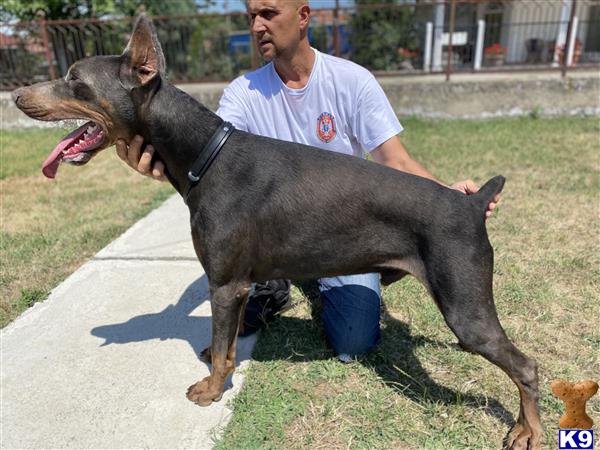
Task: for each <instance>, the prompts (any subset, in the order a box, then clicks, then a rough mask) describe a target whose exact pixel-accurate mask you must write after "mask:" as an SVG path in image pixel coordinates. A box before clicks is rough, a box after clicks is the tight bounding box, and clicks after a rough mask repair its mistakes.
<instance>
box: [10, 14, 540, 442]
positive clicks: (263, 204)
mask: <svg viewBox="0 0 600 450" xmlns="http://www.w3.org/2000/svg"><path fill="white" fill-rule="evenodd" d="M164 72H165V62H164V56H163V53H162V50H161V47H160V43H159V42H158V39H157V37H156V33H155V30H154V27H153V25H152V23H151V21H150V20H149V19H147V18H145V17H143V16H142V17H141V18H140V19H138V21H137V22H136V25H135V27H134V32H133V34H132V37H131V39H130V42H129V44H128V46H127V48H126V49H125V51H124V52H123V54H122V55H120V56H97V57H91V58H87V59H84V60H82V61H79V62H77V63H75V64H74V65H73V66H72V67H71V68H70V70H69V73H68V74H67V76H66V77H65V79H61V80H57V81H53V82H47V83H40V84H37V85H34V86H31V87H27V88H21V89H18V90H17V91H15V92H14V99H15V102H16V104H17V106H18V107H19V108H20V109H21V110H23V111H24V112H25V113H26V114H28V115H29V116H31V117H34V118H37V119H40V120H60V119H66V118H84V119H87V120H90V119H91V122H88V123H87V124H86V125H84V126H83V127H81V128H79V129H78V130H75V131H74V132H72V133H71V134H70V135H68V136H67V137H66V138H65V139H63V141H62V142H61V143H60V144H59V145H58V146H57V147H56V149H55V150H54V151H53V152H52V153H51V154H50V156H49V157H48V159H47V160H46V162H45V163H44V167H43V172H44V174H45V175H46V176H49V177H54V175H55V174H56V170H57V169H58V165H59V163H60V162H61V161H66V162H70V163H74V164H85V163H86V162H87V161H88V160H89V159H91V157H92V156H93V155H95V154H96V153H97V152H98V151H100V150H101V149H104V148H106V147H109V146H110V145H112V144H113V143H114V142H115V141H116V140H117V139H119V138H122V139H125V140H126V141H129V140H130V139H131V138H132V137H133V136H134V135H136V134H140V135H142V136H143V137H144V140H145V141H146V142H151V143H152V144H153V146H154V147H155V149H156V152H157V153H158V155H160V158H161V159H162V161H163V162H164V163H165V166H166V174H167V177H168V178H169V180H170V182H171V183H172V184H173V186H174V187H175V189H177V191H179V193H181V194H182V195H183V196H184V198H185V199H186V202H187V205H188V206H189V210H190V220H191V229H192V237H193V242H194V248H195V250H196V253H197V255H198V258H199V259H200V262H201V263H202V266H203V267H204V269H205V271H206V274H207V276H208V279H209V285H210V292H211V306H212V314H213V338H212V339H213V340H212V345H211V350H212V351H211V361H212V367H211V374H210V376H208V377H206V378H205V379H203V380H201V381H199V382H198V383H196V384H194V385H193V386H191V387H190V388H189V390H188V393H187V397H188V398H189V399H190V400H191V401H193V402H195V403H197V404H199V405H202V406H205V405H209V404H210V403H211V402H213V401H217V400H219V399H220V398H221V395H222V393H223V389H224V383H225V379H226V378H227V377H228V375H229V374H231V373H232V372H233V370H234V367H235V351H236V350H235V349H236V336H237V332H238V329H239V326H240V318H241V317H242V316H243V310H244V305H245V302H246V300H247V297H248V293H249V290H250V285H251V283H252V282H254V281H264V280H269V279H275V278H291V279H298V280H301V279H314V278H318V277H324V276H335V275H342V274H355V273H367V272H379V273H380V274H381V281H382V283H383V284H389V283H392V282H394V281H397V280H399V279H400V278H402V277H403V276H404V275H406V274H411V275H413V276H415V277H416V278H418V279H419V280H420V281H421V283H423V284H424V285H425V287H426V288H427V290H428V291H429V293H430V294H431V296H432V297H433V299H434V300H435V302H436V304H437V306H438V307H439V309H440V311H441V312H442V314H443V316H444V319H445V320H446V323H447V324H448V326H449V327H450V329H451V330H452V331H453V332H454V334H456V336H457V337H458V340H459V342H460V345H461V346H462V347H463V348H465V349H467V350H469V351H471V352H475V353H478V354H480V355H482V356H483V357H484V358H486V359H487V360H489V361H490V362H492V363H493V364H495V365H497V366H499V367H500V368H501V369H502V370H504V371H505V372H506V373H507V374H508V376H509V377H510V378H511V379H512V381H513V382H514V383H515V384H516V385H517V387H518V389H519V394H520V398H521V410H520V413H519V417H518V420H517V423H516V425H515V426H514V427H513V429H512V431H511V432H510V434H509V436H508V445H509V447H511V448H518V449H525V448H528V447H529V448H539V446H540V436H541V432H542V429H541V425H540V420H539V414H538V406H537V403H538V377H537V367H536V364H535V362H534V361H533V360H531V359H529V358H528V357H526V356H525V355H524V354H523V353H521V352H520V351H519V350H518V349H517V348H516V347H515V346H514V345H513V344H512V343H511V342H510V341H509V339H508V338H507V336H506V334H505V332H504V330H503V329H502V327H501V325H500V322H499V321H498V317H497V314H496V309H495V306H494V300H493V296H492V270H493V251H492V247H491V245H490V243H489V241H488V237H487V232H486V228H485V210H486V206H487V204H488V203H489V201H490V200H491V199H492V198H493V197H494V196H495V195H496V194H497V193H499V192H500V191H501V190H502V187H503V184H504V178H502V177H500V176H498V177H495V178H493V179H491V180H490V181H488V182H487V183H486V184H485V185H484V186H483V187H482V188H481V189H480V191H479V192H478V193H477V194H475V195H470V196H466V195H464V194H462V193H460V192H457V191H455V190H452V189H448V188H445V187H443V186H441V185H439V184H437V183H435V182H433V181H430V180H427V179H424V178H420V177H417V176H413V175H410V174H406V173H402V172H399V171H396V170H393V169H390V168H388V167H385V166H382V165H379V164H376V163H373V162H369V161H364V160H361V159H359V158H355V157H352V156H346V155H341V154H337V153H334V152H327V151H323V150H320V149H317V148H313V147H309V146H305V145H300V144H294V143H289V142H283V141H279V140H275V139H270V138H266V137H260V136H255V135H252V134H249V133H245V132H242V131H238V130H235V131H233V130H229V131H228V133H227V134H228V136H227V137H226V138H223V139H221V143H224V145H222V148H221V151H220V152H219V153H218V154H217V153H214V154H212V155H211V158H212V163H211V164H210V165H205V166H204V167H208V170H207V171H206V173H205V174H204V176H202V177H201V178H200V177H199V176H198V177H192V179H194V178H195V180H194V182H191V181H190V179H191V178H190V176H189V173H188V172H190V168H191V167H192V166H193V165H194V163H195V161H196V160H197V158H198V155H199V153H200V154H202V150H203V149H205V148H206V146H207V144H208V143H209V141H210V140H211V138H212V137H213V136H214V135H215V133H216V132H218V130H221V129H225V130H226V128H223V121H222V120H221V119H220V118H219V117H218V116H217V115H215V114H214V113H212V112H211V111H209V110H208V109H207V108H205V107H204V106H202V105H201V104H199V103H198V102H196V101H195V100H194V99H192V98H191V97H189V96H188V95H186V94H185V93H183V92H182V91H180V90H178V89H177V88H175V87H174V86H172V85H170V84H169V83H168V82H167V81H166V80H165V76H164ZM221 137H222V136H221ZM219 139H220V138H219Z"/></svg>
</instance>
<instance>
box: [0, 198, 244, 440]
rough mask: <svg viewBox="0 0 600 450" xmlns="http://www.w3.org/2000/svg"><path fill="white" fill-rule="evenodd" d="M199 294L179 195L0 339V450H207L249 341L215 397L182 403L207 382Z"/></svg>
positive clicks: (237, 382) (204, 311)
mask: <svg viewBox="0 0 600 450" xmlns="http://www.w3.org/2000/svg"><path fill="white" fill-rule="evenodd" d="M210 334H211V320H210V302H209V300H208V284H207V279H206V276H205V275H204V271H203V270H202V267H201V266H200V264H199V262H198V260H197V259H196V256H195V254H194V251H193V248H192V244H191V239H190V231H189V214H188V211H187V208H186V207H185V205H184V204H183V202H182V200H181V198H180V197H179V196H173V197H171V198H170V199H169V200H167V201H166V202H165V203H164V204H163V205H162V206H161V207H160V208H158V209H156V210H155V211H153V212H152V213H150V214H149V215H148V216H147V217H146V218H144V219H142V220H141V221H139V222H138V223H137V224H135V225H134V226H133V227H132V228H130V229H129V230H128V231H127V232H126V233H125V234H123V235H122V236H121V237H120V238H118V239H117V240H116V241H114V242H113V243H111V244H110V245H109V246H108V247H106V248H105V249H103V250H102V251H101V252H99V253H98V254H97V255H96V256H95V257H94V258H93V259H92V260H91V261H89V262H87V263H86V264H84V265H83V266H82V267H81V268H80V269H79V270H77V271H76V272H75V273H74V274H73V275H71V276H70V277H69V278H68V279H67V280H65V281H64V282H63V283H62V284H61V285H59V286H58V287H57V288H56V289H54V291H53V292H52V294H51V295H50V297H49V298H48V299H47V300H46V301H45V302H43V303H40V304H37V305H36V306H34V307H33V308H31V309H30V310H29V311H27V312H26V313H24V314H23V315H22V316H21V317H19V318H18V319H17V320H16V321H15V322H13V323H12V324H11V325H9V326H8V327H6V328H5V329H4V330H3V331H2V335H1V346H2V347H1V357H2V359H1V388H2V391H1V406H2V409H1V415H2V416H1V427H2V429H1V447H2V448H3V449H9V448H115V449H116V448H153V449H155V448H165V449H166V448H169V449H173V448H199V449H205V448H211V447H212V442H213V441H212V439H213V438H214V437H215V436H217V435H218V434H219V431H220V430H222V428H223V427H224V426H225V425H226V423H227V422H228V420H229V418H230V416H231V410H230V409H229V408H228V407H227V404H228V402H229V400H231V398H232V397H233V396H234V395H235V394H236V393H237V392H238V391H239V389H240V387H241V384H242V381H243V374H242V372H243V369H244V367H245V366H246V365H247V363H248V359H249V357H250V354H251V351H252V347H253V345H254V342H255V338H254V337H249V338H244V339H240V341H239V344H238V369H237V371H236V373H235V375H234V376H233V380H232V383H233V386H231V384H230V385H229V386H228V389H227V391H226V392H225V395H224V396H223V399H222V400H221V401H220V402H218V403H216V404H213V405H212V406H210V407H208V408H201V407H199V406H196V405H194V404H193V403H191V402H190V401H188V400H187V399H186V397H185V392H186V390H187V388H188V386H189V385H191V384H193V383H195V382H196V381H197V380H199V379H201V378H202V377H204V376H206V375H207V374H208V372H209V370H208V367H207V366H206V364H204V363H203V362H202V361H200V360H199V357H198V355H199V353H200V352H201V351H202V350H203V349H204V348H205V347H207V346H208V345H209V343H210Z"/></svg>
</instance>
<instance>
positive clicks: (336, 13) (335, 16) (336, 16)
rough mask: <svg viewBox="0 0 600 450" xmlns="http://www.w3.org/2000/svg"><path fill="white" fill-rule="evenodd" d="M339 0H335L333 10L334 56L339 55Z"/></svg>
mask: <svg viewBox="0 0 600 450" xmlns="http://www.w3.org/2000/svg"><path fill="white" fill-rule="evenodd" d="M339 17H340V0H335V9H334V10H333V51H334V54H335V56H337V57H339V56H340V54H341V51H340V19H339Z"/></svg>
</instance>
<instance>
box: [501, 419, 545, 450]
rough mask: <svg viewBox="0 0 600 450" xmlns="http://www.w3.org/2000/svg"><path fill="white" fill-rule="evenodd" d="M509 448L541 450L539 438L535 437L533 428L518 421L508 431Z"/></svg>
mask: <svg viewBox="0 0 600 450" xmlns="http://www.w3.org/2000/svg"><path fill="white" fill-rule="evenodd" d="M506 448H507V449H508V450H541V448H542V447H541V445H540V442H539V439H535V438H534V436H533V433H532V432H531V429H530V428H529V427H526V426H524V425H521V424H520V423H517V424H516V425H515V426H514V427H513V429H512V430H511V431H510V433H508V439H507V446H506Z"/></svg>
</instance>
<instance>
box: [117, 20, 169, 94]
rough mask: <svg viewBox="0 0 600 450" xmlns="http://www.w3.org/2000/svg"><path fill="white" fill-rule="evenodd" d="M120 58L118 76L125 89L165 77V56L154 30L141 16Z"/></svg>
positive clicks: (150, 23)
mask: <svg viewBox="0 0 600 450" xmlns="http://www.w3.org/2000/svg"><path fill="white" fill-rule="evenodd" d="M121 56H122V57H123V63H122V65H121V73H120V76H121V82H122V83H123V84H124V85H125V86H126V87H130V88H133V87H136V86H143V85H146V84H148V83H149V82H150V81H152V80H153V79H154V78H156V77H157V76H158V75H161V76H163V77H164V75H165V69H166V65H165V56H164V55H163V52H162V48H161V46H160V42H158V36H157V35H156V29H155V28H154V25H153V24H152V21H151V20H150V19H148V18H147V17H146V16H145V15H143V14H142V15H141V16H139V17H138V19H137V20H136V22H135V25H134V27H133V33H132V35H131V39H129V43H128V44H127V47H126V48H125V50H124V51H123V54H122V55H121Z"/></svg>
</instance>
